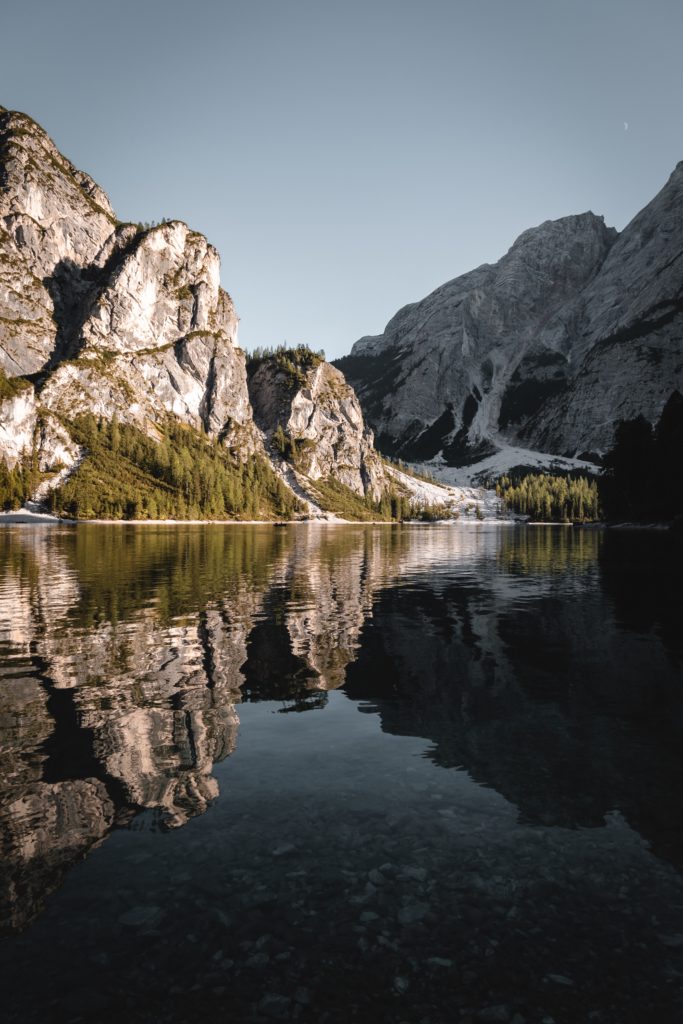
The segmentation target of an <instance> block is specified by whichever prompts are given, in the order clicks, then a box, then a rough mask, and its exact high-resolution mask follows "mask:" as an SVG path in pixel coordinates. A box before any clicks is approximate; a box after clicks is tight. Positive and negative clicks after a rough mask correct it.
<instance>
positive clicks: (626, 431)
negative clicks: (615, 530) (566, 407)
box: [601, 391, 683, 522]
mask: <svg viewBox="0 0 683 1024" xmlns="http://www.w3.org/2000/svg"><path fill="white" fill-rule="evenodd" d="M601 493H602V503H603V507H604V509H605V514H606V515H607V517H608V518H609V519H612V520H631V521H634V522H662V521H668V520H673V519H675V518H676V517H677V516H683V396H682V395H681V394H680V392H679V391H674V392H673V394H672V395H671V397H670V398H669V400H668V402H667V403H666V405H665V406H664V409H663V410H662V414H661V416H660V418H659V422H658V423H657V424H656V426H655V427H652V426H651V424H650V423H648V421H647V420H646V419H644V417H643V416H638V417H636V418H635V419H632V420H622V422H621V423H619V424H618V426H617V429H616V432H615V437H614V445H613V447H612V448H611V449H610V451H609V452H608V453H607V455H606V456H605V469H604V474H603V477H602V480H601Z"/></svg>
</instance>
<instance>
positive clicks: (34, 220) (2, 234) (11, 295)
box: [0, 110, 116, 375]
mask: <svg viewBox="0 0 683 1024" xmlns="http://www.w3.org/2000/svg"><path fill="white" fill-rule="evenodd" d="M115 228H116V218H115V216H114V213H113V210H112V208H111V205H110V203H109V200H108V199H107V197H106V195H105V194H104V192H103V191H102V190H101V189H100V188H99V187H98V186H97V185H96V184H95V182H94V181H93V180H92V179H91V178H90V177H89V176H88V175H87V174H85V173H83V172H82V171H79V170H77V169H76V168H75V167H74V166H73V164H72V163H70V161H69V160H67V159H66V158H65V157H64V156H62V154H61V153H60V152H59V150H58V149H57V147H56V146H55V144H54V143H53V142H52V140H51V139H50V138H49V137H48V135H47V134H46V133H45V132H44V131H43V129H42V128H41V127H40V126H39V125H37V124H36V123H35V121H32V120H31V118H30V117H27V116H26V115H25V114H20V113H17V112H15V111H6V110H0V302H1V303H2V307H3V308H2V313H1V314H0V316H1V317H2V318H1V319H0V365H1V366H2V367H3V368H4V369H5V371H6V372H7V373H8V375H15V374H20V373H35V372H37V371H38V370H41V369H42V368H43V367H44V366H45V365H46V364H47V363H48V362H49V361H50V359H51V358H53V357H54V355H55V353H56V352H57V351H58V350H59V349H60V348H63V347H65V345H66V340H67V339H66V338H65V336H64V334H65V331H64V328H65V327H66V326H67V324H68V321H69V320H70V319H71V318H72V317H73V315H74V313H75V310H76V307H77V306H78V305H79V303H80V302H81V301H82V299H83V297H84V295H85V294H86V293H87V292H88V290H89V288H90V286H91V284H92V273H91V267H92V265H93V264H94V263H95V262H96V260H97V257H98V254H99V253H100V252H101V250H102V248H103V246H104V245H105V242H106V241H107V240H108V239H109V238H110V236H111V235H112V234H113V233H114V231H115ZM60 327H61V328H62V329H61V331H60Z"/></svg>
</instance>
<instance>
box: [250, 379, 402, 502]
mask: <svg viewBox="0 0 683 1024" xmlns="http://www.w3.org/2000/svg"><path fill="white" fill-rule="evenodd" d="M303 376H304V378H305V379H304V380H303V381H300V380H299V381H292V379H291V377H290V376H289V375H288V374H287V372H286V371H285V370H283V369H282V368H281V367H280V366H279V365H278V362H277V360H276V359H267V360H265V361H264V362H263V363H262V364H261V365H260V366H259V367H258V369H257V370H256V372H255V373H254V374H253V375H252V377H251V378H250V381H249V392H250V395H251V401H252V405H253V407H254V419H255V421H256V424H257V426H258V427H259V429H260V430H262V431H263V432H264V434H265V435H266V438H267V439H268V440H269V441H271V442H272V438H273V434H274V433H275V431H276V429H277V428H278V426H279V427H281V428H282V429H283V431H284V432H285V434H287V435H288V436H289V437H290V438H292V439H293V440H294V441H295V442H298V443H299V461H298V462H297V469H298V471H299V473H300V475H301V476H303V477H308V478H309V479H310V480H319V479H321V478H326V477H334V478H335V479H337V480H339V481H340V482H341V483H342V484H344V485H345V486H346V487H349V488H350V489H351V490H352V491H354V492H355V493H356V494H358V495H365V494H371V495H372V496H373V497H379V495H380V494H381V492H382V490H383V488H384V486H385V483H386V481H385V474H384V470H383V467H382V463H381V460H380V459H379V457H378V455H377V453H376V452H375V449H374V447H373V436H372V432H371V431H369V430H368V429H367V427H366V426H365V422H364V420H363V413H362V412H361V408H360V404H359V402H358V399H357V398H356V395H355V393H354V391H353V388H351V387H350V386H349V385H348V384H347V382H346V380H345V379H344V376H343V374H342V373H340V372H339V370H337V369H336V368H335V367H334V366H332V365H331V364H330V363H326V362H319V363H318V365H317V366H315V367H313V368H311V369H308V370H306V371H305V373H304V374H303Z"/></svg>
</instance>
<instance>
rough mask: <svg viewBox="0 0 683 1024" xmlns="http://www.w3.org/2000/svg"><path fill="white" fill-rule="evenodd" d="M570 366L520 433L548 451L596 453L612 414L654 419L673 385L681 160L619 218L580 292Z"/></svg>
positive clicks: (682, 309)
mask: <svg viewBox="0 0 683 1024" xmlns="http://www.w3.org/2000/svg"><path fill="white" fill-rule="evenodd" d="M577 309H578V314H577V317H576V322H575V328H574V334H573V352H574V353H575V356H574V361H575V365H576V368H575V372H574V374H573V375H572V379H571V383H570V386H569V388H568V390H567V392H566V393H565V394H564V395H561V396H558V398H557V399H555V400H554V401H552V402H549V403H548V404H547V405H546V406H545V407H544V408H542V409H541V410H539V413H538V415H536V416H535V417H534V419H533V420H532V422H531V423H530V424H529V426H528V428H527V429H526V430H525V431H524V433H523V437H524V439H525V440H526V441H527V442H528V443H531V444H532V445H538V446H539V447H543V448H545V449H546V450H550V451H558V452H561V453H562V452H571V453H572V454H573V453H574V452H581V451H585V450H597V451H598V452H600V451H604V450H605V448H607V447H609V445H610V443H611V441H612V435H613V426H614V423H616V422H617V421H618V420H620V419H631V418H633V417H634V416H638V415H643V416H645V418H646V419H648V420H649V421H650V422H651V423H653V422H655V421H656V420H657V419H659V416H660V414H661V411H662V409H663V407H664V405H665V404H666V401H667V399H668V398H669V396H670V395H671V393H672V391H674V390H676V389H678V390H681V386H682V385H683V161H682V162H681V163H679V164H678V165H677V167H676V169H675V171H674V172H673V174H672V175H671V177H670V178H669V181H668V182H667V184H666V185H665V186H664V188H663V189H662V190H661V192H659V194H658V195H657V196H655V198H654V199H653V200H652V202H651V203H649V204H648V205H647V206H646V207H645V209H644V210H642V211H641V212H640V213H639V214H638V215H637V216H636V217H635V218H634V219H633V220H632V221H631V223H630V224H628V225H627V226H626V227H625V228H624V230H623V231H622V233H621V235H620V236H619V238H618V240H617V241H616V242H615V244H614V246H613V247H612V249H611V250H610V252H609V255H608V256H607V259H606V260H605V262H604V264H603V265H602V267H601V268H600V272H599V273H598V274H597V276H596V277H595V279H594V280H593V281H592V282H591V283H590V285H589V286H588V287H587V288H586V289H584V291H583V292H582V294H581V297H580V302H577Z"/></svg>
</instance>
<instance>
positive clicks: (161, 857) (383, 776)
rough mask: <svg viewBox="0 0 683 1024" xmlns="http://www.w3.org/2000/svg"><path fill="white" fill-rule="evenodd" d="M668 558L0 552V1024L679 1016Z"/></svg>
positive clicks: (112, 542)
mask: <svg viewBox="0 0 683 1024" xmlns="http://www.w3.org/2000/svg"><path fill="white" fill-rule="evenodd" d="M682 548H683V545H682V544H681V541H680V540H678V541H677V540H676V539H675V538H674V537H672V536H671V535H669V534H666V533H655V532H627V531H601V530H591V529H583V530H581V529H571V528H564V527H558V528H552V527H539V528H533V527H523V526H511V525H495V524H488V523H484V524H471V525H466V524H461V525H450V526H447V525H444V526H408V525H406V526H367V527H366V526H324V525H318V524H312V525H304V524H302V525H297V526H291V527H281V528H275V527H272V526H162V525H158V526H157V525H148V526H104V525H81V526H78V527H11V528H5V529H3V530H2V531H1V532H0V671H1V673H2V678H1V680H0V766H1V771H0V800H1V810H0V858H1V865H0V869H1V870H0V910H1V917H2V924H3V933H2V939H1V940H0V971H1V972H2V977H3V992H2V995H3V1019H4V1020H5V1021H8V1022H10V1021H17V1022H19V1021H21V1022H22V1024H24V1022H34V1021H35V1022H38V1021H40V1022H41V1024H52V1022H58V1024H61V1022H78V1021H87V1022H91V1021H93V1022H109V1021H124V1020H125V1021H132V1022H155V1024H156V1022H194V1021H205V1020H211V1021H226V1022H229V1021H231V1022H235V1024H240V1022H243V1021H245V1022H246V1021H249V1022H251V1021H264V1022H267V1021H273V1020H284V1021H289V1020H292V1021H301V1022H311V1024H313V1022H315V1024H318V1022H330V1024H347V1022H350V1021H358V1022H365V1021H368V1022H392V1024H393V1022H396V1024H399V1022H401V1021H404V1022H410V1024H412V1022H415V1024H473V1022H484V1024H486V1022H489V1024H495V1022H498V1021H500V1022H506V1021H507V1022H511V1024H551V1022H555V1024H577V1022H582V1024H583V1022H584V1021H585V1022H596V1024H629V1022H632V1024H644V1022H646V1021H657V1022H658V1024H669V1022H671V1024H674V1022H679V1021H680V1020H681V1019H683V800H682V799H681V797H682V796H683V743H682V739H683V684H682V675H681V664H682V660H683V628H682V627H683V584H682V583H681V581H682V580H683V572H682V570H683V557H682V555H683V552H682Z"/></svg>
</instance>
